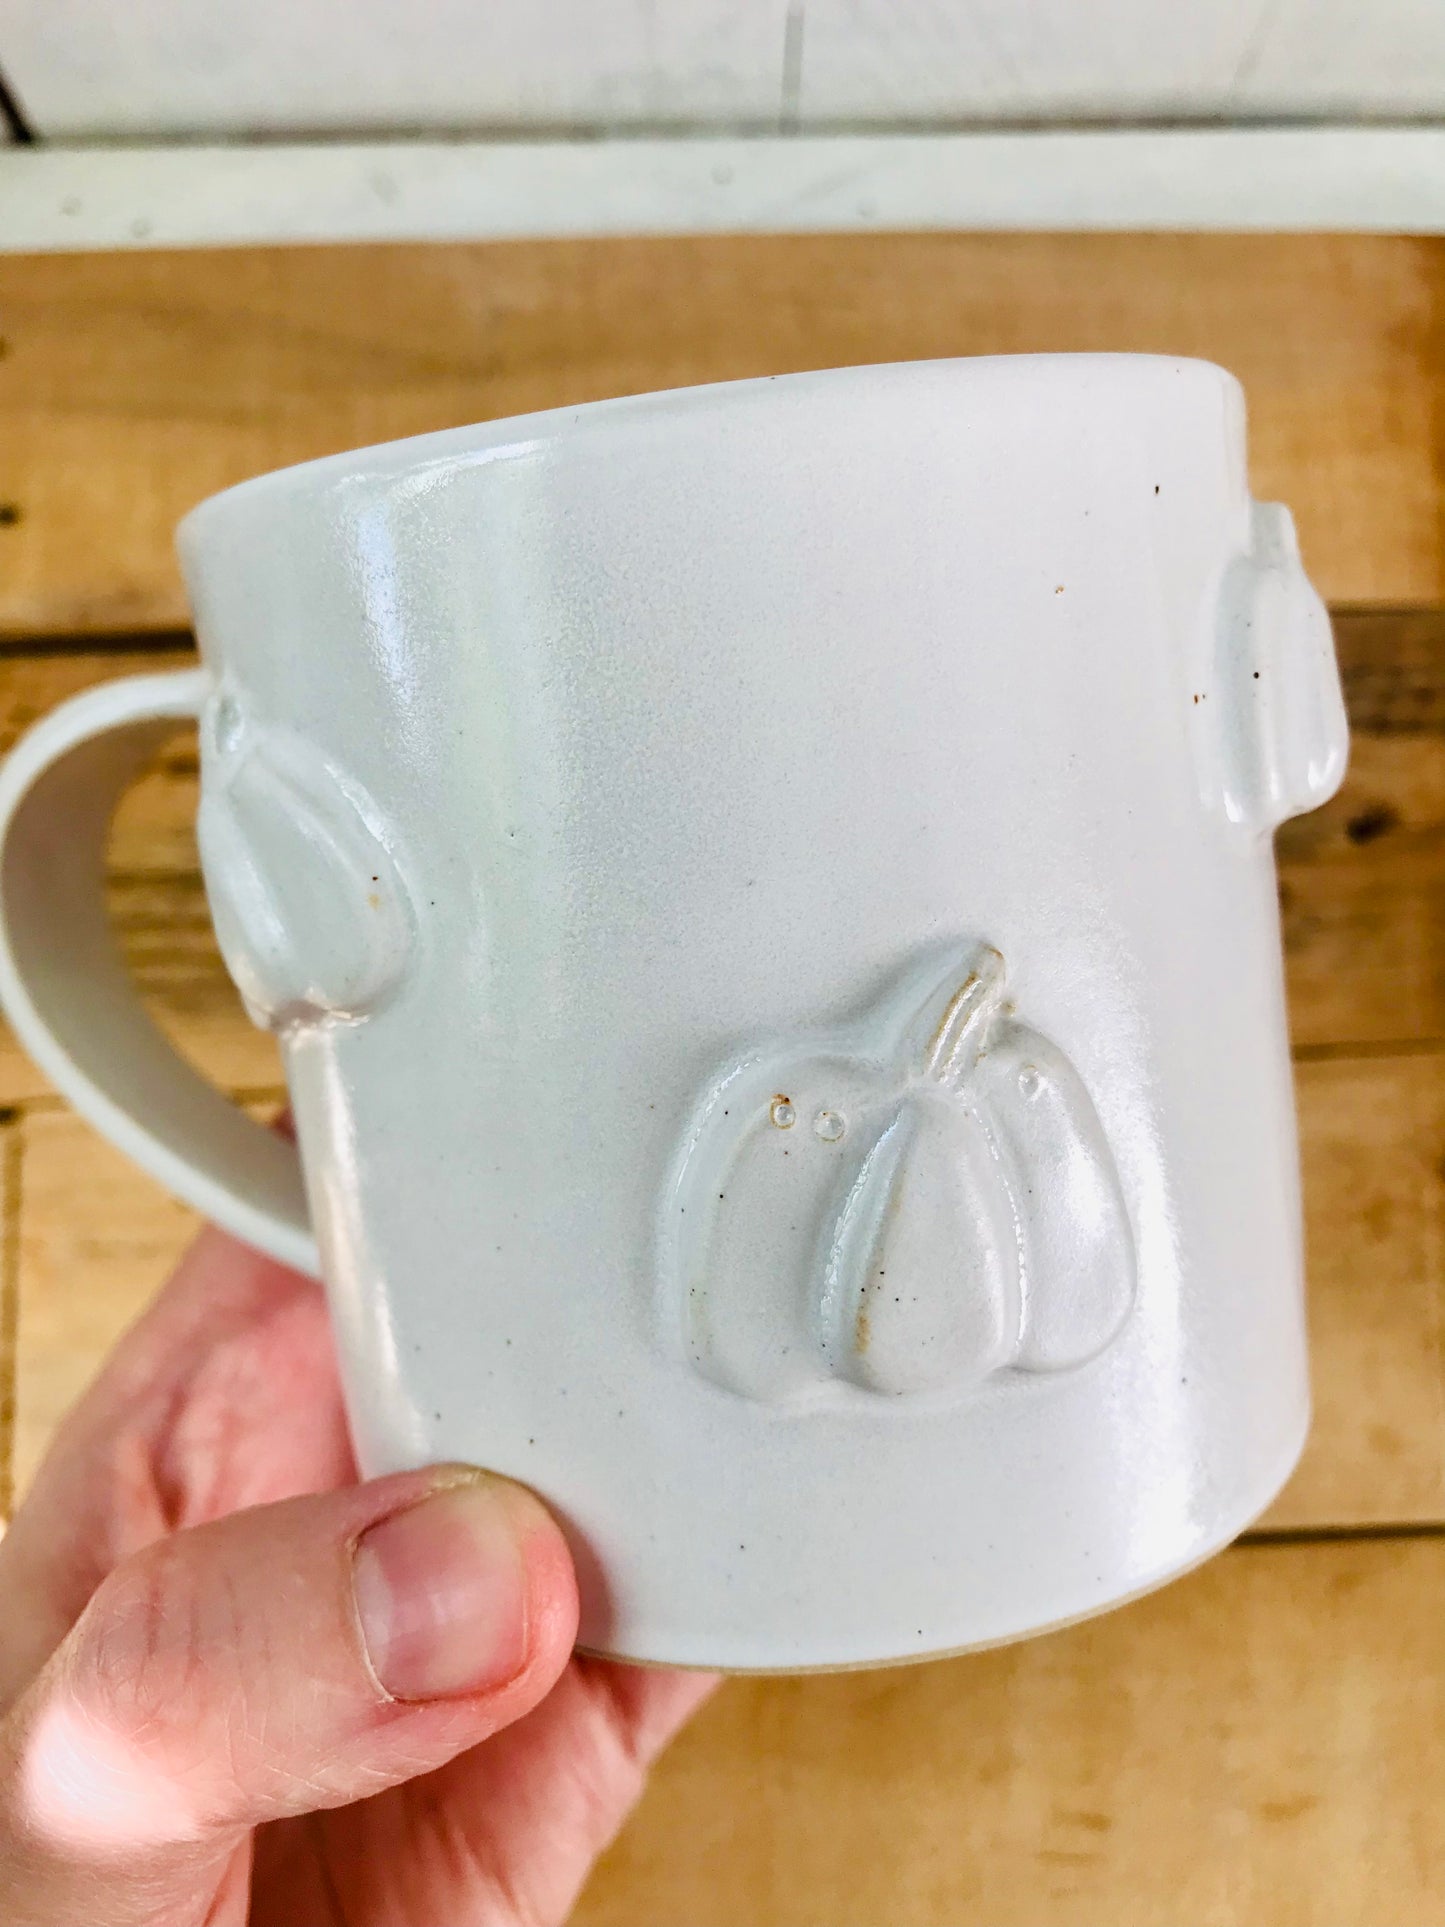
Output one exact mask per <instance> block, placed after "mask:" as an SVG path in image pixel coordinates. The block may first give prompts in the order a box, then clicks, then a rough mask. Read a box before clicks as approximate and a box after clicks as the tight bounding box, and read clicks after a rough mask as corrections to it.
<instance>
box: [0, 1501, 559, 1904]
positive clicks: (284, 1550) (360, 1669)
mask: <svg viewBox="0 0 1445 1927" xmlns="http://www.w3.org/2000/svg"><path fill="white" fill-rule="evenodd" d="M576 1612H577V1602H576V1589H575V1582H574V1579H573V1573H572V1566H571V1561H570V1558H569V1556H568V1553H567V1549H566V1546H565V1543H564V1541H563V1539H562V1536H561V1534H560V1532H559V1531H558V1529H557V1527H556V1526H555V1524H554V1523H553V1522H552V1520H551V1519H550V1517H549V1516H548V1514H547V1513H546V1512H545V1511H544V1510H543V1508H542V1506H541V1505H540V1503H539V1502H538V1501H537V1500H536V1499H535V1498H533V1497H532V1495H531V1494H530V1493H528V1492H526V1491H525V1490H524V1489H523V1488H521V1487H520V1486H515V1485H512V1484H511V1483H510V1482H509V1481H506V1480H501V1479H495V1478H491V1477H489V1476H487V1475H486V1474H483V1473H478V1472H475V1471H472V1470H469V1469H468V1468H465V1467H455V1466H454V1467H440V1468H432V1469H431V1470H429V1471H424V1472H412V1473H401V1474H398V1475H396V1476H394V1477H392V1478H388V1479H381V1480H377V1481H374V1482H373V1483H372V1484H370V1485H366V1486H360V1487H352V1488H349V1489H348V1490H345V1491H342V1492H336V1493H329V1494H326V1495H324V1496H320V1497H313V1498H304V1499H294V1500H288V1501H285V1502H283V1503H281V1504H279V1505H274V1506H268V1507H261V1508H257V1509H254V1510H252V1511H250V1512H246V1513H240V1514H236V1515H234V1516H233V1517H231V1518H228V1519H224V1520H221V1521H219V1522H217V1523H215V1524H213V1525H207V1526H201V1527H198V1528H196V1529H194V1530H193V1531H191V1532H187V1533H182V1534H179V1535H177V1536H176V1537H175V1538H173V1539H169V1540H166V1541H163V1542H161V1543H159V1544H157V1545H155V1546H152V1547H150V1548H149V1549H147V1550H146V1551H144V1552H142V1553H140V1554H138V1555H137V1556H136V1557H135V1558H133V1559H131V1560H129V1561H127V1562H126V1563H125V1564H124V1565H123V1566H121V1567H119V1568H118V1569H117V1571H116V1572H115V1573H114V1574H112V1575H111V1577H110V1578H109V1579H107V1580H106V1581H105V1582H104V1584H103V1585H102V1586H101V1587H100V1589H99V1591H98V1592H97V1594H96V1596H95V1598H94V1599H93V1600H92V1601H91V1603H90V1605H89V1606H88V1607H87V1608H86V1610H85V1612H84V1613H83V1614H82V1615H81V1618H80V1620H79V1621H78V1623H77V1624H76V1626H75V1628H74V1630H73V1631H72V1633H71V1634H70V1635H69V1636H68V1638H67V1639H66V1641H65V1643H64V1644H63V1645H62V1647H61V1648H60V1650H59V1652H58V1653H56V1655H55V1656H54V1658H53V1660H52V1661H51V1662H50V1664H48V1665H47V1667H46V1668H45V1670H44V1672H43V1673H42V1674H41V1676H40V1678H39V1680H38V1681H37V1682H36V1684H35V1686H34V1687H33V1688H32V1689H31V1690H30V1691H29V1692H27V1694H26V1695H25V1697H24V1699H23V1700H22V1701H21V1702H20V1703H19V1704H18V1705H17V1706H16V1708H15V1709H14V1711H13V1712H12V1714H11V1716H10V1718H9V1719H8V1720H7V1722H6V1724H5V1726H4V1728H3V1729H0V1867H4V1868H6V1869H7V1871H9V1875H10V1878H11V1880H12V1882H13V1883H17V1884H18V1892H16V1893H8V1892H6V1891H5V1889H4V1886H3V1877H0V1918H5V1919H7V1920H9V1919H15V1918H20V1919H23V1918H25V1917H26V1913H27V1906H28V1908H29V1911H30V1913H31V1914H34V1915H36V1916H37V1917H46V1910H47V1909H48V1910H49V1913H50V1914H51V1915H60V1916H63V1915H64V1907H65V1904H75V1903H76V1901H77V1896H78V1894H79V1893H81V1892H82V1891H84V1892H89V1891H90V1887H89V1886H87V1885H86V1883H92V1884H93V1882H94V1881H95V1879H96V1878H97V1876H98V1874H101V1873H103V1874H104V1875H105V1877H106V1879H107V1881H108V1883H109V1884H108V1885H107V1886H106V1888H105V1898H106V1902H107V1909H108V1911H107V1912H106V1918H107V1919H110V1918H124V1917H128V1916H126V1915H125V1914H124V1907H131V1906H133V1903H134V1904H139V1903H138V1902H136V1896H137V1895H141V1896H146V1895H150V1896H154V1895H156V1894H160V1895H161V1896H162V1898H163V1900H164V1908H162V1907H161V1906H160V1905H159V1903H157V1904H156V1906H155V1910H154V1914H153V1915H152V1914H147V1913H144V1912H142V1913H139V1914H136V1915H135V1917H136V1918H140V1919H150V1918H152V1917H154V1918H157V1919H159V1918H166V1919H170V1918H173V1917H176V1916H177V1915H183V1913H184V1905H185V1902H186V1901H187V1900H188V1899H189V1898H190V1897H191V1893H192V1890H193V1889H195V1890H201V1889H203V1888H204V1886H205V1882H206V1880H207V1879H208V1878H213V1877H214V1873H215V1869H216V1867H217V1865H218V1864H221V1863H223V1862H224V1860H225V1858H226V1857H227V1856H228V1855H229V1854H230V1853H231V1851H232V1850H233V1849H234V1848H235V1846H236V1843H237V1841H238V1839H239V1838H240V1836H241V1834H242V1832H243V1831H244V1830H245V1829H247V1828H250V1827H252V1826H256V1825H258V1824H261V1823H263V1822H265V1821H269V1820H273V1819H278V1818H283V1817H285V1816H288V1815H292V1814H296V1813H301V1812H308V1811H311V1810H313V1809H315V1808H319V1807H321V1808H324V1807H329V1806H333V1805H338V1804H342V1803H345V1802H349V1801H353V1800H357V1799H360V1798H362V1797H363V1796H365V1795H369V1794H374V1793H376V1792H378V1791H379V1790H381V1789H384V1788H386V1787H388V1786H391V1785H394V1784H397V1783H399V1782H401V1781H403V1780H406V1779H409V1778H411V1777H412V1776H413V1775H416V1774H420V1773H427V1772H430V1771H432V1770H434V1769H435V1768H437V1767H439V1766H441V1765H443V1764H444V1763H445V1762H446V1761H448V1760H450V1759H452V1758H453V1757H454V1756H455V1755H456V1754H458V1753H459V1752H461V1751H463V1750H464V1749H466V1748H469V1747H473V1746H475V1745H477V1743H478V1742H479V1741H481V1740H484V1739H486V1738H488V1737H489V1736H490V1735H491V1734H492V1733H494V1732H496V1731H497V1730H498V1729H499V1728H501V1727H503V1726H506V1725H508V1724H509V1723H510V1722H512V1721H514V1720H516V1719H518V1718H520V1717H521V1716H522V1715H523V1714H524V1713H526V1712H528V1711H529V1710H530V1709H531V1708H532V1707H533V1706H535V1705H536V1704H537V1702H538V1701H539V1700H540V1699H541V1698H542V1696H543V1694H544V1693H545V1692H546V1691H547V1690H548V1688H549V1687H550V1686H551V1685H552V1684H553V1682H554V1681H555V1680H556V1678H557V1676H558V1674H559V1673H560V1672H561V1670H562V1668H563V1667H564V1665H565V1664H566V1660H567V1656H568V1653H569V1651H570V1648H571V1644H572V1640H573V1638H574V1636H575V1631H576ZM7 1901H8V1902H9V1908H8V1911H7V1908H6V1905H5V1904H4V1903H5V1902H7ZM146 1904H147V1905H150V1904H151V1902H150V1901H147V1902H146ZM165 1909H169V1911H168V1912H167V1911H165ZM76 1917H79V1914H78V1913H77V1914H76Z"/></svg>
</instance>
